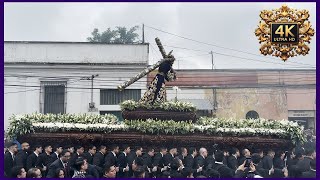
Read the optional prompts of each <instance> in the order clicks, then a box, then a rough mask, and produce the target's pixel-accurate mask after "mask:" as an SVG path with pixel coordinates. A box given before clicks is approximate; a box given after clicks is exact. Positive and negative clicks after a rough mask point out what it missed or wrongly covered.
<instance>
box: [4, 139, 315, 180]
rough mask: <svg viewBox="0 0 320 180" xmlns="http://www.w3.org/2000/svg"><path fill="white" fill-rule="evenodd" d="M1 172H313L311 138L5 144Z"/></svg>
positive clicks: (190, 174)
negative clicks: (247, 143)
mask: <svg viewBox="0 0 320 180" xmlns="http://www.w3.org/2000/svg"><path fill="white" fill-rule="evenodd" d="M4 163H5V171H4V175H5V176H6V177H13V178H29V177H30V178H35V177H38V178H39V177H47V178H65V177H67V178H117V177H118V178H128V177H135V178H145V177H149V178H182V177H188V178H192V177H198V178H201V177H202V178H203V177H208V178H232V177H233V178H245V177H260V178H261V177H265V178H274V177H277V178H281V177H283V178H284V177H293V178H301V177H315V175H316V152H315V146H313V143H310V142H309V143H306V145H305V146H297V147H295V148H294V149H290V150H287V151H285V150H277V151H274V150H272V149H269V150H267V151H265V152H264V151H263V150H261V149H252V147H250V148H243V149H238V148H236V147H230V148H224V149H222V148H219V147H217V146H215V148H214V149H213V150H212V151H210V152H208V150H207V149H206V148H205V147H201V148H195V147H190V148H186V147H179V148H178V147H160V148H158V149H156V148H153V147H149V148H148V149H146V150H145V149H143V148H142V147H140V146H137V147H130V146H129V145H122V146H121V147H119V146H118V145H112V146H109V147H107V146H105V145H100V146H99V147H96V146H95V145H89V146H87V147H86V149H85V147H84V146H82V145H75V146H71V145H69V146H67V147H62V146H60V145H55V146H54V147H52V146H51V145H34V146H32V147H31V148H30V145H29V143H27V142H23V143H22V144H21V149H20V150H19V151H18V146H17V144H15V143H9V144H6V149H5V155H4Z"/></svg>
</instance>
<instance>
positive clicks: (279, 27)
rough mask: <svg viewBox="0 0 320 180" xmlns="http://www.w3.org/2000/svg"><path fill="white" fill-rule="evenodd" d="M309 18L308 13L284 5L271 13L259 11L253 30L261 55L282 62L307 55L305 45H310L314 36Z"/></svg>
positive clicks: (307, 49) (307, 51)
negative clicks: (257, 22) (256, 25)
mask: <svg viewBox="0 0 320 180" xmlns="http://www.w3.org/2000/svg"><path fill="white" fill-rule="evenodd" d="M309 17H310V14H309V11H307V10H297V9H291V8H289V7H288V6H286V5H283V6H282V7H281V8H279V9H273V10H272V11H269V10H263V11H261V13H260V18H261V21H260V22H259V25H258V28H257V29H256V30H255V35H256V36H257V37H258V39H259V43H260V44H261V47H260V52H261V54H263V55H265V56H266V55H272V56H276V57H280V58H281V59H282V60H283V61H286V60H287V59H288V58H289V57H294V56H297V55H303V56H305V55H307V54H308V53H309V50H310V48H309V46H308V45H307V43H308V44H310V40H311V37H312V36H313V35H314V29H313V28H312V27H311V23H310V21H308V18H309Z"/></svg>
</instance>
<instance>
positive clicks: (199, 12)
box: [4, 3, 316, 69]
mask: <svg viewBox="0 0 320 180" xmlns="http://www.w3.org/2000/svg"><path fill="white" fill-rule="evenodd" d="M282 4H283V3H5V14H4V15H5V16H4V23H5V27H4V39H5V41H77V42H78V41H86V38H87V37H88V36H90V34H91V32H92V30H93V29H94V28H98V29H99V30H100V31H104V30H105V29H107V28H108V27H111V28H112V29H113V28H115V27H116V26H126V27H132V26H135V25H139V26H140V27H141V25H142V23H144V24H145V25H146V26H149V27H154V28H157V29H161V30H163V31H166V32H169V33H173V34H176V35H179V36H183V37H187V38H190V39H194V40H196V41H201V42H205V43H209V44H213V45H216V46H212V45H206V44H201V43H197V42H194V41H190V40H186V39H183V38H179V37H176V36H172V35H170V34H167V33H163V32H160V31H156V30H154V29H151V28H149V27H145V39H146V42H149V43H150V63H151V64H152V63H154V62H156V61H157V60H159V58H160V53H159V51H158V49H157V47H156V44H155V42H154V38H155V37H159V38H160V40H161V41H162V43H163V44H164V45H169V46H174V47H175V48H174V47H165V49H166V51H167V52H169V51H170V50H174V51H173V52H174V53H173V54H174V55H175V57H176V59H178V60H179V61H178V62H176V63H175V68H178V66H179V68H180V69H192V68H202V69H209V68H211V55H210V54H209V52H210V51H213V52H216V53H218V54H213V59H214V64H215V67H216V68H217V69H229V68H302V67H304V68H309V67H315V64H316V35H314V37H312V40H311V44H310V45H309V46H310V48H311V49H310V52H309V54H308V55H307V56H298V57H294V58H289V60H288V61H287V62H283V61H281V60H280V58H275V57H271V56H267V57H265V56H263V55H260V52H259V48H260V44H259V42H258V39H257V37H256V36H255V34H254V31H255V29H256V27H257V25H258V22H259V20H260V17H259V14H260V11H261V10H264V9H266V10H271V9H274V8H279V7H281V5H282ZM287 5H288V6H289V7H292V8H297V9H307V10H309V13H310V19H309V20H310V21H311V24H312V27H313V28H314V29H315V28H316V3H287ZM315 30H316V29H315ZM138 32H139V34H140V38H141V28H140V29H139V30H138ZM176 47H180V48H176ZM182 48H185V49H182ZM226 48H229V49H226ZM187 49H189V50H187ZM190 49H191V50H190ZM230 49H234V50H236V51H234V50H230ZM239 51H245V52H248V53H240V52H239ZM222 54H224V55H222ZM232 56H237V57H241V58H236V57H232ZM248 59H250V60H248ZM259 61H266V62H268V63H266V62H259ZM303 64H307V65H303Z"/></svg>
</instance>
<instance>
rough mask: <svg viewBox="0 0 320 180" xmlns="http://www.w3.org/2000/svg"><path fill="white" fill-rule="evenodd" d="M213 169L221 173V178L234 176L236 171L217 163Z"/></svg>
mask: <svg viewBox="0 0 320 180" xmlns="http://www.w3.org/2000/svg"><path fill="white" fill-rule="evenodd" d="M213 169H214V170H216V171H218V172H219V173H220V178H231V177H233V176H234V171H233V170H232V169H230V168H229V167H228V166H226V165H224V164H217V163H215V164H214V166H213Z"/></svg>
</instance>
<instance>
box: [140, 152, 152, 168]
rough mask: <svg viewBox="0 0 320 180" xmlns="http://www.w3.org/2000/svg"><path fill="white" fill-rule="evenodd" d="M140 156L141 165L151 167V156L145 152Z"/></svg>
mask: <svg viewBox="0 0 320 180" xmlns="http://www.w3.org/2000/svg"><path fill="white" fill-rule="evenodd" d="M142 158H143V165H145V166H147V167H148V168H153V163H152V157H151V156H150V155H149V154H148V153H145V154H144V155H143V156H142Z"/></svg>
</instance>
